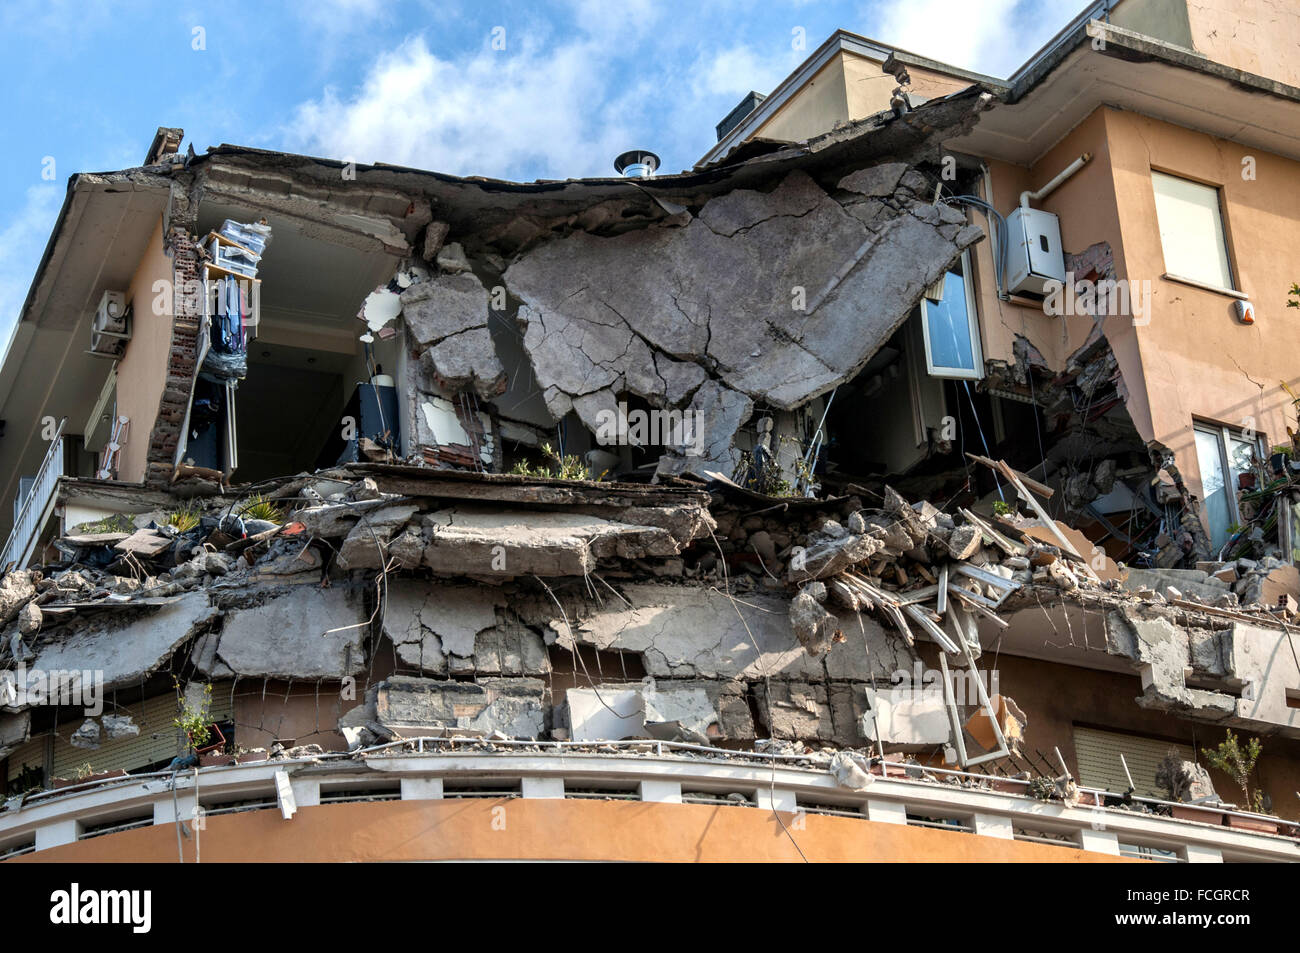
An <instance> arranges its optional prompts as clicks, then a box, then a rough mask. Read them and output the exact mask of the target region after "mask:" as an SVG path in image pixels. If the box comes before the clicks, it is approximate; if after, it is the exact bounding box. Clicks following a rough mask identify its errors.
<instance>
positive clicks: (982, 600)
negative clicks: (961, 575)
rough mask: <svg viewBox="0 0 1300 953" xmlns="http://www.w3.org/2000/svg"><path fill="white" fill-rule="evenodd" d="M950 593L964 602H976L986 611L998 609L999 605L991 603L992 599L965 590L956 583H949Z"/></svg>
mask: <svg viewBox="0 0 1300 953" xmlns="http://www.w3.org/2000/svg"><path fill="white" fill-rule="evenodd" d="M948 592H949V593H950V594H952V595H954V596H956V597H957V598H959V599H961V600H962V601H963V602H975V603H977V604H979V605H981V606H983V607H984V608H986V609H996V608H997V607H998V603H996V602H993V601H991V600H990V599H988V598H986V597H985V596H982V595H980V594H979V593H977V592H971V591H970V590H969V589H963V588H962V587H961V586H959V585H957V584H956V583H955V582H950V583H948Z"/></svg>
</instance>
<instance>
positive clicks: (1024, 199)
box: [1020, 152, 1092, 208]
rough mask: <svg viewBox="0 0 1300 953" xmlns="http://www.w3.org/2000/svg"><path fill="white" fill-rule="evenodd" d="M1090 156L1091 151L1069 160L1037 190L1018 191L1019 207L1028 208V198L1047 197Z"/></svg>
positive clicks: (1035, 199)
mask: <svg viewBox="0 0 1300 953" xmlns="http://www.w3.org/2000/svg"><path fill="white" fill-rule="evenodd" d="M1091 158H1092V153H1091V152H1085V153H1084V154H1083V155H1081V156H1079V158H1077V159H1075V160H1074V161H1073V162H1071V163H1070V164H1069V165H1067V166H1066V167H1065V168H1064V169H1062V170H1061V172H1060V173H1059V174H1058V175H1057V176H1056V178H1054V179H1052V181H1051V182H1048V183H1047V184H1046V185H1044V186H1043V187H1042V188H1041V189H1039V190H1038V191H1037V192H1030V191H1029V190H1028V189H1026V190H1025V191H1023V192H1021V193H1020V207H1021V208H1029V200H1030V199H1033V200H1034V201H1038V200H1039V199H1045V198H1047V197H1048V196H1049V195H1051V194H1052V193H1053V192H1055V191H1056V188H1057V186H1059V185H1060V184H1061V183H1062V182H1064V181H1065V180H1066V179H1068V178H1069V177H1070V176H1072V175H1074V173H1076V172H1078V171H1079V170H1080V169H1082V168H1083V167H1084V165H1086V164H1087V162H1088V160H1089V159H1091Z"/></svg>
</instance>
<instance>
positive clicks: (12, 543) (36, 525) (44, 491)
mask: <svg viewBox="0 0 1300 953" xmlns="http://www.w3.org/2000/svg"><path fill="white" fill-rule="evenodd" d="M66 423H67V420H66V419H65V420H61V421H59V429H58V431H57V432H56V433H55V435H54V439H53V440H51V441H50V448H49V449H48V450H47V451H45V459H44V460H42V461H41V468H40V469H39V470H37V471H36V482H34V483H33V484H32V488H31V489H30V490H29V491H28V492H27V496H26V498H25V499H24V500H23V505H22V507H21V508H20V509H19V511H18V515H17V517H16V518H15V519H14V528H13V532H11V533H10V534H9V541H8V542H7V543H5V550H4V558H3V560H0V568H4V567H5V566H10V565H11V564H12V566H13V568H15V569H21V568H22V567H24V566H26V565H27V562H28V560H30V559H31V558H32V551H33V550H34V549H35V548H36V542H37V540H38V539H39V538H40V535H41V530H42V529H43V528H44V527H45V523H46V521H47V520H48V519H49V518H50V513H51V512H53V508H54V496H55V491H56V490H57V489H58V486H59V478H60V477H61V476H63V427H64V425H65V424H66Z"/></svg>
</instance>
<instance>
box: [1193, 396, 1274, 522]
mask: <svg viewBox="0 0 1300 953" xmlns="http://www.w3.org/2000/svg"><path fill="white" fill-rule="evenodd" d="M1197 432H1200V433H1204V434H1210V435H1212V436H1214V438H1215V446H1216V447H1217V449H1218V451H1219V469H1220V472H1221V473H1222V474H1223V476H1224V490H1225V493H1224V496H1225V497H1226V499H1227V504H1228V525H1229V526H1234V525H1235V526H1240V525H1241V507H1240V506H1238V505H1237V488H1236V486H1235V485H1233V482H1232V454H1231V452H1230V451H1229V446H1230V445H1231V442H1232V441H1233V440H1234V439H1236V440H1240V441H1241V442H1243V443H1251V445H1252V446H1253V448H1254V450H1255V454H1256V455H1257V456H1258V457H1259V458H1260V459H1261V460H1266V459H1268V458H1267V456H1266V455H1265V454H1266V449H1267V447H1268V444H1267V442H1266V441H1265V439H1264V434H1262V433H1260V432H1259V431H1255V432H1254V433H1255V438H1254V440H1253V441H1248V440H1246V431H1245V430H1242V429H1240V428H1237V427H1229V426H1228V425H1226V424H1220V423H1215V422H1214V421H1212V420H1201V419H1195V418H1194V419H1193V420H1192V446H1193V447H1194V448H1195V449H1196V463H1197V471H1198V472H1197V476H1198V477H1200V480H1201V505H1202V507H1204V506H1205V505H1206V493H1205V477H1204V475H1203V473H1201V472H1200V471H1201V470H1202V464H1203V461H1202V460H1201V451H1200V447H1198V446H1197V444H1196V434H1197ZM1205 528H1206V530H1207V531H1208V533H1209V536H1210V542H1211V545H1215V544H1214V527H1212V526H1210V525H1209V513H1208V511H1207V512H1206V527H1205ZM1231 535H1232V534H1231V533H1229V534H1228V536H1229V538H1230V537H1231ZM1226 542H1227V539H1225V540H1223V542H1222V543H1219V544H1218V546H1220V547H1221V546H1222V545H1223V544H1224V543H1226Z"/></svg>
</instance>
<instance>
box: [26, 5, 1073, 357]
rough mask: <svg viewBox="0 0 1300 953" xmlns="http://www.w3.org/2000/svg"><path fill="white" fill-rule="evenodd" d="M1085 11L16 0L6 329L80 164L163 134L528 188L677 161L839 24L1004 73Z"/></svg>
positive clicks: (687, 158) (126, 157)
mask: <svg viewBox="0 0 1300 953" xmlns="http://www.w3.org/2000/svg"><path fill="white" fill-rule="evenodd" d="M1083 6H1084V2H1083V0H788V2H763V3H757V2H740V0H691V2H685V0H550V2H532V3H525V2H456V0H428V2H426V0H406V2H384V0H310V2H304V3H301V4H296V3H281V2H275V0H270V2H267V0H263V2H242V0H221V2H220V3H212V2H208V3H193V4H189V3H184V2H180V3H177V2H172V3H157V4H153V3H143V2H133V3H108V2H93V0H92V2H73V0H37V2H25V0H6V3H5V4H4V5H3V7H2V8H0V50H3V54H4V57H3V58H4V62H5V65H6V72H7V75H8V77H9V84H7V85H8V89H9V95H8V97H7V100H6V102H5V103H4V117H3V119H2V120H0V123H3V131H4V136H3V141H4V143H5V148H4V149H0V335H3V336H7V334H8V331H9V329H10V328H11V327H12V323H13V321H14V319H15V317H16V315H17V311H18V309H19V307H21V304H22V300H23V298H24V296H25V295H26V292H27V287H28V285H29V284H30V283H31V280H32V277H33V275H34V273H35V269H36V265H37V263H38V261H39V259H40V255H41V252H42V251H43V249H44V247H45V243H46V241H47V239H48V238H49V234H50V230H51V229H52V227H53V225H54V220H55V217H56V216H57V213H58V209H59V206H60V204H61V202H62V200H63V196H64V193H65V190H66V184H67V179H68V176H69V175H71V174H73V173H75V172H82V171H106V170H113V169H121V168H129V167H132V166H136V165H139V164H140V162H141V161H142V160H143V159H144V153H145V150H146V149H147V147H148V145H149V141H150V139H151V138H152V136H153V133H154V131H155V130H156V129H157V127H158V126H160V125H168V126H181V127H183V128H184V129H185V136H186V142H187V143H193V144H194V147H195V149H196V150H198V151H199V152H202V151H204V149H206V148H207V147H208V146H213V145H218V144H220V143H223V142H227V143H234V144H238V145H246V146H257V147H261V148H267V149H279V150H285V151H290V152H305V153H308V154H312V155H322V156H329V157H332V158H339V159H349V160H355V161H358V162H372V161H382V162H390V163H396V164H403V165H411V166H416V167H419V168H427V169H436V170H438V171H442V172H450V173H456V174H461V175H489V176H496V177H501V178H510V179H518V180H525V181H527V180H531V179H536V178H569V177H573V176H584V175H607V174H610V162H611V160H612V158H613V156H615V155H617V154H618V153H619V152H621V151H623V150H625V149H629V148H633V147H638V148H650V149H653V150H654V151H656V152H658V153H659V155H660V156H661V157H662V158H663V168H664V171H677V170H680V169H684V168H688V167H690V166H691V165H692V164H693V163H694V162H695V161H696V160H697V159H698V158H699V157H700V156H701V155H702V154H703V153H704V152H705V150H707V149H708V147H709V146H710V145H711V144H712V143H713V142H714V141H715V138H716V137H715V135H714V132H713V127H714V124H715V123H716V122H717V121H718V120H719V119H721V118H722V117H723V116H725V115H726V114H727V113H728V112H729V111H730V110H731V108H732V107H733V106H734V105H735V104H736V103H737V102H739V100H740V99H741V97H742V96H743V95H744V94H745V93H746V92H747V91H749V90H750V89H756V90H759V91H760V92H764V93H766V92H770V91H771V89H772V87H773V86H775V85H776V83H778V82H779V81H780V80H781V79H782V78H783V77H784V76H785V75H786V74H788V73H789V72H790V71H791V70H792V69H793V68H794V67H795V66H796V65H798V63H799V62H800V61H802V60H803V59H804V58H805V57H806V56H807V55H808V54H809V53H811V52H812V51H813V50H814V49H816V47H817V46H818V45H820V43H821V42H822V41H823V40H824V39H825V38H826V37H827V36H828V35H830V34H831V33H832V32H833V31H834V30H836V29H837V28H843V29H848V30H852V31H854V32H857V33H862V34H864V35H867V36H871V37H873V38H875V39H878V40H881V41H883V42H886V43H891V44H894V45H896V46H900V47H902V48H904V49H909V50H912V51H913V52H916V53H920V54H923V55H926V56H931V57H934V58H936V59H941V60H944V61H947V62H950V63H953V64H955V65H958V66H963V67H966V68H968V69H973V70H978V71H980V72H985V73H989V74H992V75H995V76H1006V75H1008V74H1009V73H1010V72H1011V71H1012V70H1014V69H1015V67H1017V66H1019V65H1020V64H1021V63H1022V62H1023V61H1024V60H1025V59H1026V58H1028V56H1029V55H1031V54H1032V53H1033V52H1034V51H1035V50H1036V49H1037V48H1038V47H1039V46H1041V45H1042V44H1043V43H1044V42H1046V40H1048V39H1049V38H1050V37H1051V36H1052V35H1053V34H1054V33H1056V31H1057V30H1059V29H1060V28H1061V27H1063V26H1064V25H1065V24H1066V22H1067V21H1068V20H1069V19H1070V18H1071V17H1072V16H1074V15H1075V14H1077V13H1078V12H1080V10H1081V9H1082V8H1083ZM800 40H802V42H803V45H802V47H801V46H800V42H799V41H800ZM501 46H504V48H500V49H498V48H494V47H501Z"/></svg>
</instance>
